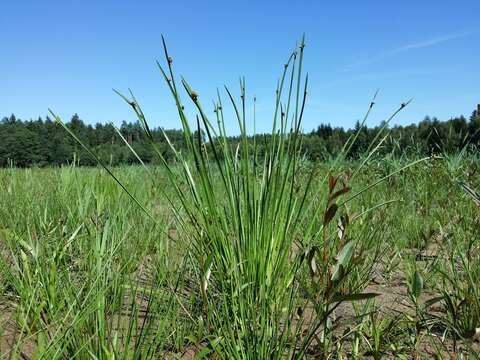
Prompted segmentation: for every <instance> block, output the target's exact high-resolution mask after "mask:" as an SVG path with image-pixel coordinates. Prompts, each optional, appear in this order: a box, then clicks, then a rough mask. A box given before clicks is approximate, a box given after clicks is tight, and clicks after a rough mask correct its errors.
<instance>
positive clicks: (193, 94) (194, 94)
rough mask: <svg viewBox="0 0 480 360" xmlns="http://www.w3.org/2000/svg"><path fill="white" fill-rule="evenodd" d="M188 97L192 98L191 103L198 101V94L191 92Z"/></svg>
mask: <svg viewBox="0 0 480 360" xmlns="http://www.w3.org/2000/svg"><path fill="white" fill-rule="evenodd" d="M190 97H191V98H192V100H193V101H197V99H198V93H197V92H195V91H193V90H192V91H191V92H190Z"/></svg>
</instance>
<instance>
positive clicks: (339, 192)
mask: <svg viewBox="0 0 480 360" xmlns="http://www.w3.org/2000/svg"><path fill="white" fill-rule="evenodd" d="M350 190H351V189H350V188H349V187H348V186H345V187H344V188H343V189H341V190H338V191H335V192H334V193H333V194H332V195H331V196H330V200H334V199H336V198H337V197H339V196H340V195H343V194H346V193H347V192H349V191H350Z"/></svg>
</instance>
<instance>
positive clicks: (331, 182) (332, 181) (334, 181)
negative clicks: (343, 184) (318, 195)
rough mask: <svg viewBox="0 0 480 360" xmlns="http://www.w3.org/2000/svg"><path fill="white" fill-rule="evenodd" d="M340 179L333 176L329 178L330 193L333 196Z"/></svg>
mask: <svg viewBox="0 0 480 360" xmlns="http://www.w3.org/2000/svg"><path fill="white" fill-rule="evenodd" d="M338 179H339V177H338V176H332V175H330V177H329V178H328V192H329V193H330V194H331V193H332V192H333V190H334V189H335V186H337V181H338Z"/></svg>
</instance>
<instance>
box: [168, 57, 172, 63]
mask: <svg viewBox="0 0 480 360" xmlns="http://www.w3.org/2000/svg"><path fill="white" fill-rule="evenodd" d="M167 61H168V63H169V64H171V63H172V62H173V59H172V57H171V56H169V57H168V58H167Z"/></svg>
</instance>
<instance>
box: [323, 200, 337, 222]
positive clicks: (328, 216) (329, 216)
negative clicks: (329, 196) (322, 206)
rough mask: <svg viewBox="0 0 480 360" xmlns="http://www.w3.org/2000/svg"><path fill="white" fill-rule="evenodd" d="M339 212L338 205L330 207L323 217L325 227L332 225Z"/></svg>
mask: <svg viewBox="0 0 480 360" xmlns="http://www.w3.org/2000/svg"><path fill="white" fill-rule="evenodd" d="M337 210H338V205H337V204H332V205H330V207H329V208H328V209H327V211H326V212H325V215H324V216H323V226H327V225H328V224H329V223H330V221H332V219H333V217H334V216H335V214H336V213H337Z"/></svg>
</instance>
